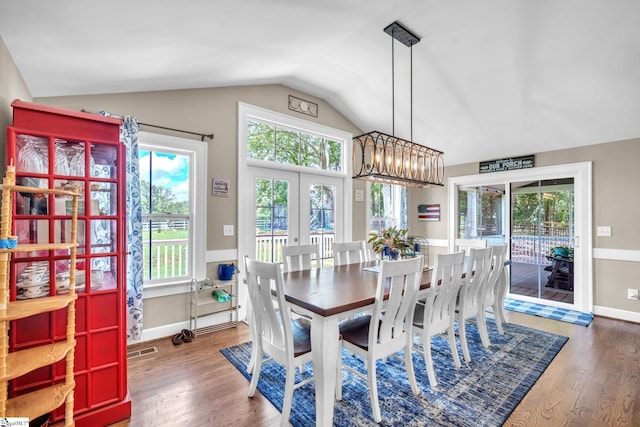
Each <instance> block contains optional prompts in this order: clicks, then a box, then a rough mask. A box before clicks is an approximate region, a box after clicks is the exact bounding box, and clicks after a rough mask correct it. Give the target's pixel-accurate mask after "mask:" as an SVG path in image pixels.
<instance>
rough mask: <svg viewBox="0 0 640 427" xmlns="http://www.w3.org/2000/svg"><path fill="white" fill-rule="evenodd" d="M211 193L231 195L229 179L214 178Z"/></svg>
mask: <svg viewBox="0 0 640 427" xmlns="http://www.w3.org/2000/svg"><path fill="white" fill-rule="evenodd" d="M211 194H212V195H213V196H221V197H229V180H228V179H219V178H213V188H212V189H211Z"/></svg>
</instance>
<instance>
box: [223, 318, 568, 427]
mask: <svg viewBox="0 0 640 427" xmlns="http://www.w3.org/2000/svg"><path fill="white" fill-rule="evenodd" d="M487 320H488V322H489V328H490V329H489V336H490V338H491V343H492V345H491V346H490V348H489V349H485V348H484V347H483V346H482V344H481V342H480V337H479V335H478V332H477V328H476V325H475V323H474V322H469V323H468V327H467V339H468V341H469V350H470V352H471V357H472V361H471V362H470V363H469V364H466V363H465V362H464V359H463V360H462V361H463V365H462V368H461V369H455V368H454V367H453V361H452V358H451V353H450V351H449V349H448V343H447V341H446V339H444V338H441V337H434V339H433V340H432V351H433V359H434V366H435V370H436V375H437V377H438V381H439V385H438V387H436V388H435V389H433V390H432V389H431V388H430V386H429V383H428V379H427V375H426V370H425V368H424V360H423V359H422V356H421V355H420V354H417V353H414V355H413V360H414V365H415V370H416V378H417V381H418V387H419V389H420V395H419V396H414V395H413V394H412V393H411V388H410V386H409V382H408V379H407V376H406V371H405V369H404V363H403V362H402V361H401V360H396V359H395V358H390V359H388V362H387V364H383V363H382V362H380V361H379V362H378V364H377V367H376V369H377V371H378V375H377V377H378V389H379V395H380V407H381V412H382V418H383V421H382V424H381V425H385V426H387V425H393V426H396V425H397V426H422V425H425V424H427V423H428V425H430V426H431V425H434V426H460V427H475V426H478V425H486V426H500V425H502V424H503V423H504V422H505V421H506V420H507V419H508V418H509V416H510V415H511V413H512V412H513V410H514V409H515V408H516V407H517V406H518V404H519V403H520V401H521V400H522V399H523V398H524V396H526V394H527V393H528V392H529V390H530V389H531V387H533V385H534V384H535V383H536V381H537V380H538V379H539V378H540V376H541V375H542V374H543V373H544V371H545V370H546V369H547V368H548V366H549V365H550V364H551V362H552V361H553V359H554V358H555V357H556V356H557V354H558V353H559V352H560V350H561V349H562V347H563V346H564V345H565V343H566V342H567V341H568V339H569V338H567V337H564V336H561V335H556V334H552V333H548V332H544V331H539V330H536V329H531V328H527V327H524V326H520V325H514V324H507V325H504V326H505V335H499V334H498V333H497V331H496V329H495V323H494V322H493V320H492V319H487ZM457 344H458V351H459V353H460V356H461V358H462V351H461V348H460V345H459V342H458V343H457ZM250 346H251V343H250V342H247V343H243V344H239V345H236V346H231V347H227V348H223V349H221V350H220V352H221V353H222V354H223V355H224V356H225V357H226V358H227V359H228V360H229V361H230V362H231V364H232V365H233V366H234V367H235V368H236V369H238V371H240V373H241V374H242V375H243V376H244V377H245V378H246V379H247V380H251V375H249V374H248V373H247V372H246V364H247V362H248V360H249V355H250ZM343 360H345V361H346V362H347V363H348V364H350V365H351V366H354V367H357V369H360V370H361V371H362V372H365V371H364V366H363V363H362V360H361V359H360V358H359V357H357V356H348V355H347V354H346V352H345V353H343ZM312 372H313V369H312V367H308V368H307V370H306V372H305V374H304V375H302V376H301V375H300V374H299V373H298V374H296V381H300V380H301V379H304V378H307V377H308V376H310V375H311V374H312ZM283 378H284V368H283V367H281V366H280V365H279V364H278V363H275V362H269V363H266V364H264V365H263V369H262V373H261V376H260V381H259V382H258V390H259V391H260V393H262V394H263V395H264V396H265V397H266V398H267V399H268V400H269V401H270V402H271V403H272V404H273V405H274V406H275V407H276V409H278V410H279V411H281V410H282V399H283V391H284V379H283ZM248 387H249V385H248V383H247V391H248ZM290 422H291V424H292V425H293V426H294V427H303V426H305V427H306V426H308V425H314V423H315V393H314V384H313V382H311V383H310V384H307V385H305V386H303V387H301V388H299V389H298V390H296V391H295V392H294V403H293V409H292V412H291V417H290ZM334 425H336V426H341V425H350V426H351V425H356V426H375V425H376V424H375V423H374V422H373V419H372V418H371V408H370V404H369V394H368V386H367V384H366V382H365V381H363V380H362V379H360V378H358V377H356V376H354V374H352V373H350V372H348V371H343V400H342V401H340V402H336V409H335V411H334Z"/></svg>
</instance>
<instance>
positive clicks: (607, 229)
mask: <svg viewBox="0 0 640 427" xmlns="http://www.w3.org/2000/svg"><path fill="white" fill-rule="evenodd" d="M596 234H597V235H598V236H600V237H611V226H610V225H599V226H598V228H597V229H596Z"/></svg>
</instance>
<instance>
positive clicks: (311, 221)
mask: <svg viewBox="0 0 640 427" xmlns="http://www.w3.org/2000/svg"><path fill="white" fill-rule="evenodd" d="M247 172H248V176H247V178H248V180H247V183H248V188H247V190H248V197H247V199H248V200H250V201H251V204H252V206H250V207H249V206H248V209H247V214H246V215H245V216H244V217H245V224H244V227H245V229H248V230H255V234H254V235H253V236H247V237H248V238H247V239H246V240H245V248H244V250H245V253H246V254H248V255H249V256H251V257H255V258H256V259H258V260H260V261H265V262H281V261H282V251H281V249H282V246H285V245H301V244H310V243H313V244H318V246H319V249H320V251H319V253H320V258H321V259H323V260H325V259H329V258H330V256H331V244H332V243H333V241H334V240H336V239H339V240H342V239H343V236H344V229H345V227H344V217H345V215H344V209H343V203H342V200H343V197H344V188H343V180H342V179H340V178H337V177H331V176H323V175H315V174H308V173H301V172H293V171H287V170H283V169H270V168H262V167H254V166H249V167H248V168H247Z"/></svg>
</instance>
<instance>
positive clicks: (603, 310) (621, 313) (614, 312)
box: [593, 305, 640, 323]
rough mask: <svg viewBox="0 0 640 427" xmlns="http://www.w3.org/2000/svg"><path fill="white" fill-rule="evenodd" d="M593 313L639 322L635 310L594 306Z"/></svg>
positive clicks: (639, 314) (638, 315)
mask: <svg viewBox="0 0 640 427" xmlns="http://www.w3.org/2000/svg"><path fill="white" fill-rule="evenodd" d="M593 314H595V315H596V316H604V317H611V318H612V319H618V320H626V321H628V322H634V323H640V313H639V312H637V311H627V310H619V309H617V308H610V307H601V306H597V305H596V306H594V307H593Z"/></svg>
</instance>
